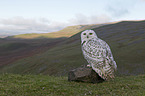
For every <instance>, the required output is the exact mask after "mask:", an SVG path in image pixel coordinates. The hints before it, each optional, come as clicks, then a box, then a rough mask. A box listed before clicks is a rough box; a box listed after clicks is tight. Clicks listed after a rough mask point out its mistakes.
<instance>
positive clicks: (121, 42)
mask: <svg viewBox="0 0 145 96" xmlns="http://www.w3.org/2000/svg"><path fill="white" fill-rule="evenodd" d="M144 26H145V21H123V22H119V23H116V24H109V25H104V26H101V27H98V28H94V29H93V30H95V31H96V33H97V35H98V37H99V38H101V39H103V40H105V41H106V42H107V43H108V44H109V45H110V47H111V49H112V53H113V55H114V58H115V61H116V62H117V65H118V73H117V74H118V75H124V74H125V75H138V74H144V73H145V70H144V69H145V65H144V64H145V60H144V58H145V54H144V53H145V50H144V48H145V27H144ZM86 64H87V62H86V60H85V59H84V58H83V55H82V52H81V46H80V33H77V34H75V35H73V36H71V37H69V38H65V39H64V40H62V42H59V43H57V44H56V45H55V46H53V47H52V48H50V49H48V50H46V51H45V52H41V53H40V54H36V55H33V56H32V57H28V58H24V59H19V60H17V61H16V62H12V63H11V64H10V65H8V66H5V67H3V68H1V69H0V73H3V72H8V73H19V74H29V73H31V74H40V73H41V74H49V75H57V76H60V75H61V76H62V75H67V74H68V71H69V70H71V69H74V68H77V67H80V66H83V65H86ZM16 69H17V70H16Z"/></svg>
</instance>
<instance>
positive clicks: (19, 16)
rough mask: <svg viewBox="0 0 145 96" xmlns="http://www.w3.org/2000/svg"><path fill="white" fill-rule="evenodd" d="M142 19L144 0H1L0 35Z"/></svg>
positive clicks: (53, 30)
mask: <svg viewBox="0 0 145 96" xmlns="http://www.w3.org/2000/svg"><path fill="white" fill-rule="evenodd" d="M124 20H145V0H0V35H5V34H7V35H8V34H24V33H47V32H55V31H58V30H61V29H63V28H65V27H67V26H73V25H85V24H101V23H108V22H115V21H124Z"/></svg>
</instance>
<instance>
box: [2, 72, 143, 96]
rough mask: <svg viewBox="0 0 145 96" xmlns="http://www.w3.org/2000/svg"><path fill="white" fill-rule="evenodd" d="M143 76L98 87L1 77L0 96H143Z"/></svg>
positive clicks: (32, 77)
mask: <svg viewBox="0 0 145 96" xmlns="http://www.w3.org/2000/svg"><path fill="white" fill-rule="evenodd" d="M144 81H145V75H139V76H124V77H117V78H115V79H114V80H111V81H106V82H103V83H99V84H92V83H82V82H68V81H67V77H51V76H46V75H14V74H3V75H0V96H145V91H144V89H145V82H144Z"/></svg>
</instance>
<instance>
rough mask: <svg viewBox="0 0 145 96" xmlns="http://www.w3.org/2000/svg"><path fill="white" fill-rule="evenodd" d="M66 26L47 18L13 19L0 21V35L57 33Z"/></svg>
mask: <svg viewBox="0 0 145 96" xmlns="http://www.w3.org/2000/svg"><path fill="white" fill-rule="evenodd" d="M64 26H66V25H65V24H63V23H61V24H60V22H54V21H53V22H52V21H50V20H48V19H47V18H39V19H30V18H29V19H28V18H23V17H14V18H9V19H0V35H2V34H16V33H17V34H23V33H40V32H41V33H46V32H53V31H58V30H60V29H62V28H64Z"/></svg>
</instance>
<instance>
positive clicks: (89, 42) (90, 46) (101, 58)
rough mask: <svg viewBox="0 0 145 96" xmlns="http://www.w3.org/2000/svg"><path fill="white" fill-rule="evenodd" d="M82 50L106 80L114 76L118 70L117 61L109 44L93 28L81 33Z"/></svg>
mask: <svg viewBox="0 0 145 96" xmlns="http://www.w3.org/2000/svg"><path fill="white" fill-rule="evenodd" d="M81 45H82V52H83V55H84V57H85V59H86V60H87V62H88V63H89V65H87V66H90V67H92V69H93V70H94V71H95V72H96V73H98V75H99V76H100V77H101V78H103V79H104V80H109V79H111V78H114V72H115V71H116V70H117V65H116V62H115V61H114V59H113V55H112V53H111V50H110V47H109V45H108V44H107V43H106V42H105V41H103V40H101V39H99V38H98V37H97V35H96V33H95V32H94V31H93V30H85V31H83V32H82V33H81Z"/></svg>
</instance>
